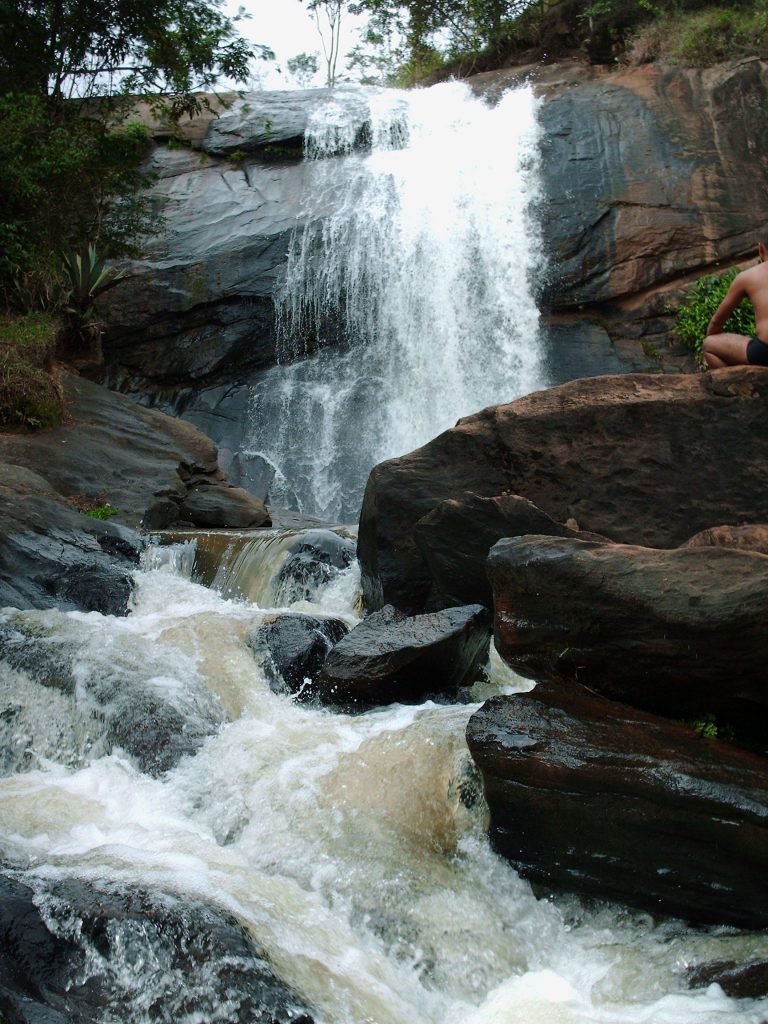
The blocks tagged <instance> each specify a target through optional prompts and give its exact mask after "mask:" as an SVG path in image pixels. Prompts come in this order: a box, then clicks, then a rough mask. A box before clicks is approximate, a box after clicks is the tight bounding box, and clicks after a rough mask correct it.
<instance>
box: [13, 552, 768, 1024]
mask: <svg viewBox="0 0 768 1024" xmlns="http://www.w3.org/2000/svg"><path fill="white" fill-rule="evenodd" d="M271 539H272V538H270V537H265V538H263V539H262V541H261V543H262V544H263V545H267V547H268V548H269V550H272V551H276V550H277V549H279V547H280V544H279V543H278V544H275V543H274V542H273V543H272V544H271V547H270V544H269V542H270V540H271ZM189 555H190V545H189V544H187V546H186V548H185V547H183V546H181V547H176V548H173V549H166V550H165V551H164V552H162V553H161V555H160V556H158V553H157V552H154V553H153V554H152V558H151V560H150V561H149V563H148V565H149V566H154V567H150V568H146V569H144V570H142V571H139V572H137V574H136V582H137V589H136V593H135V597H134V600H133V608H132V611H131V614H130V615H128V616H127V617H125V618H114V617H104V616H101V615H99V614H98V613H95V612H93V613H88V614H86V613H78V612H69V613H62V612H56V611H39V612H14V611H10V610H6V611H4V612H3V613H1V616H0V618H2V621H3V622H7V621H9V620H12V621H16V622H21V623H23V624H24V628H25V629H26V630H27V633H28V634H29V635H30V636H31V637H32V638H33V639H32V640H31V641H30V642H33V643H34V642H35V640H34V638H35V637H37V638H41V637H43V638H44V637H54V638H55V640H56V642H57V643H61V644H65V645H68V647H67V649H68V650H69V651H74V652H75V653H74V662H73V672H74V675H75V677H76V678H77V679H78V681H79V682H78V688H76V690H75V692H74V693H73V694H72V695H71V696H69V697H66V696H65V695H63V694H62V693H60V692H58V691H55V690H52V689H51V688H50V687H46V686H42V685H40V684H39V683H36V682H35V681H34V679H33V673H25V672H24V671H22V670H8V669H0V673H2V680H3V687H4V688H5V692H3V689H2V688H0V694H2V696H3V698H4V699H5V700H6V701H7V700H13V701H14V702H15V704H16V705H24V707H25V709H26V711H25V716H22V719H21V721H22V723H23V724H22V725H21V726H19V725H17V730H19V729H20V730H21V733H22V734H23V735H22V738H23V741H24V743H25V744H26V747H27V748H28V749H29V750H31V751H32V757H31V760H29V761H28V763H26V764H25V765H24V766H23V767H21V768H19V769H18V770H17V771H16V773H14V774H10V775H8V776H7V777H5V778H3V779H2V780H0V822H2V833H1V835H0V847H1V848H2V856H3V859H4V861H5V863H6V864H12V865H15V866H16V867H17V868H18V869H20V870H21V872H22V877H23V878H27V879H34V878H45V879H48V880H50V879H57V878H64V877H77V878H86V879H91V880H96V881H100V882H102V883H109V884H111V885H114V886H117V887H118V888H120V887H123V888H127V887H130V886H140V887H143V888H149V889H152V888H157V889H162V890H164V891H171V892H174V893H177V894H179V895H180V896H181V897H186V898H190V899H194V898H197V899H201V900H204V901H206V902H208V903H212V904H214V905H215V906H217V907H220V908H222V909H224V910H226V911H228V912H230V913H232V914H233V915H234V916H235V917H236V918H237V919H238V920H239V921H240V922H242V924H243V925H244V926H245V927H246V928H247V929H248V930H249V931H251V932H252V933H253V935H254V936H255V937H256V938H257V939H258V942H259V944H260V945H261V946H262V947H263V948H264V949H265V950H266V952H267V955H268V957H269V960H270V962H271V963H272V964H273V966H274V967H275V968H276V970H277V972H278V974H279V975H280V976H281V977H282V978H283V979H284V980H286V981H287V982H288V983H289V984H290V985H291V986H293V988H294V989H295V990H296V991H297V992H298V993H299V994H300V995H301V996H302V997H303V998H304V999H305V1000H307V1002H308V1004H309V1005H310V1006H312V1007H313V1008H314V1011H315V1012H316V1019H317V1022H318V1024H641V1022H653V1024H725V1022H729V1024H731V1022H733V1024H736V1022H739V1024H759V1022H760V1021H763V1020H764V1019H765V1015H766V1012H768V1004H766V1001H763V1002H762V1003H757V1002H753V1001H750V1000H741V1001H736V1000H733V999H728V998H726V997H725V996H724V995H723V993H722V991H721V990H720V989H719V988H718V987H717V986H712V987H710V988H709V989H706V990H702V991H697V992H690V991H687V990H686V988H685V983H684V977H683V975H684V971H685V969H686V967H688V966H689V965H691V964H692V963H695V962H700V961H703V960H712V959H734V960H744V959H749V958H753V957H755V956H759V955H760V950H761V949H764V947H765V938H764V936H762V935H758V934H748V933H741V934H740V933H737V932H735V931H734V930H729V929H723V928H721V929H709V930H702V931H694V930H691V929H688V928H686V927H685V926H684V925H682V924H680V923H678V922H674V921H669V922H664V923H657V922H654V921H653V920H652V919H651V918H650V917H649V916H648V915H645V914H642V913H637V912H631V911H627V910H624V909H621V908H617V907H614V906H609V905H600V904H587V905H585V904H581V903H580V902H579V901H578V900H576V899H573V898H567V897H557V898H552V899H537V898H536V897H535V896H534V895H533V894H532V892H531V889H530V887H529V885H528V884H527V883H526V882H525V881H523V880H521V879H520V878H519V877H518V875H517V874H516V873H515V871H514V870H513V869H512V868H511V866H510V865H508V864H507V863H505V862H504V861H503V860H501V859H500V858H499V857H498V856H496V855H495V854H494V853H493V851H492V850H491V848H490V846H489V844H488V841H487V839H486V836H485V824H486V808H485V805H484V802H483V800H482V798H481V795H480V792H479V789H478V785H477V778H476V775H475V773H474V771H473V768H472V764H471V761H470V758H469V754H468V751H467V748H466V744H465V741H464V730H465V727H466V723H467V720H468V718H469V716H470V715H471V714H472V712H473V710H474V709H475V708H476V707H477V706H479V702H481V701H482V700H483V699H485V697H486V696H488V695H489V694H491V693H494V692H513V691H514V690H515V689H517V688H527V687H528V686H530V684H529V683H524V682H523V681H522V680H519V679H517V678H516V677H515V676H514V675H513V674H512V673H511V672H510V671H509V670H507V669H505V667H504V666H503V665H501V664H500V663H499V662H498V661H496V660H494V662H493V664H492V666H491V669H490V678H489V680H487V681H485V682H483V683H481V684H478V686H477V687H476V689H475V690H474V692H473V693H472V694H471V701H472V702H471V703H469V704H459V705H437V704H433V703H431V702H430V703H427V704H424V705H421V706H416V707H404V706H400V705H396V706H393V707H388V708H382V709H378V710H374V711H371V712H368V713H366V714H361V715H353V716H350V715H343V714H337V713H335V712H332V711H329V710H323V709H319V708H312V707H306V706H301V705H297V704H296V703H294V702H293V701H292V700H291V698H290V697H288V696H285V695H281V694H276V693H274V692H272V690H271V689H270V687H269V685H268V680H267V676H266V674H265V671H264V667H263V665H261V664H260V663H259V662H258V660H257V659H255V658H254V655H253V652H252V651H251V650H250V649H249V648H248V646H247V643H246V633H247V630H248V629H249V628H251V627H252V626H253V625H254V624H257V623H258V622H259V621H261V620H262V619H263V618H264V616H265V615H266V614H271V610H270V609H268V608H259V607H258V606H257V605H255V604H253V603H249V602H247V601H243V600H233V599H226V598H224V597H222V595H221V594H220V593H218V592H216V591H215V590H211V589H209V588H206V587H203V586H201V585H199V584H197V583H194V582H192V580H190V578H189V576H188V572H189V568H190V557H189ZM262 561H263V563H264V572H265V574H266V575H267V576H270V574H271V578H274V575H275V574H274V572H273V571H272V570H273V567H270V566H269V564H267V563H268V562H269V559H268V558H267V557H263V559H262ZM357 600H358V577H357V569H356V567H355V566H351V567H350V568H349V569H347V570H344V571H343V572H340V573H339V574H337V575H336V576H335V577H334V578H333V579H332V580H331V581H329V582H328V581H327V582H325V583H324V584H323V585H322V586H321V587H320V588H319V589H318V592H317V593H315V594H313V595H310V596H309V598H307V597H306V596H305V597H304V598H302V599H301V600H299V601H297V602H294V604H293V605H292V606H291V607H289V608H287V609H284V610H285V611H288V612H296V611H305V612H311V613H315V614H316V613H318V612H321V613H323V614H333V615H336V616H341V617H343V618H344V619H345V620H346V621H347V622H348V623H349V624H353V623H354V622H355V621H356V619H357V611H356V608H357ZM105 675H107V676H108V677H109V681H110V682H111V683H112V684H114V686H115V687H116V688H117V687H119V688H120V689H121V690H122V692H126V691H127V692H129V693H130V692H131V688H132V687H133V688H135V687H138V686H142V687H147V686H149V687H155V692H156V693H157V694H158V695H159V694H162V695H163V696H164V697H165V698H170V699H172V700H173V701H175V702H176V704H177V706H178V707H179V708H180V709H181V710H182V711H183V713H184V714H185V715H186V716H188V718H189V719H192V718H194V716H195V715H196V714H197V715H202V714H205V715H206V716H207V719H206V720H207V721H209V722H211V721H214V720H216V718H217V719H218V723H219V724H218V725H216V726H215V728H214V730H213V732H212V733H211V735H209V736H208V737H207V738H206V739H205V741H204V742H203V744H202V745H201V747H200V749H199V750H198V751H197V753H196V754H194V756H191V755H190V756H187V757H184V758H182V760H181V761H180V762H179V763H178V764H176V765H175V766H174V767H172V768H171V769H170V770H169V771H167V772H166V773H164V774H161V775H160V776H159V777H151V776H150V775H148V774H146V773H145V772H142V771H141V770H139V768H138V767H137V764H136V761H135V759H133V758H131V757H130V756H129V755H127V754H126V753H125V751H122V750H121V749H119V748H118V747H115V748H113V749H109V750H107V749H104V748H103V747H101V746H100V742H101V741H102V740H103V737H101V738H100V736H99V733H98V729H99V719H98V716H94V714H93V707H92V705H91V703H90V702H89V699H88V692H87V690H88V685H89V682H92V681H93V678H94V677H97V678H99V679H103V677H104V676H105ZM9 694H10V695H11V696H9ZM209 704H210V705H212V707H209V706H208V705H209ZM2 721H4V719H3V718H2V716H1V715H0V722H2ZM15 721H17V723H18V722H19V716H18V715H17V716H16V719H15ZM51 721H54V722H55V728H52V726H51ZM86 736H87V737H88V742H84V741H83V738H84V737H86ZM3 739H4V741H5V743H6V744H7V743H11V745H12V743H13V737H9V736H7V735H6V736H3ZM153 971H154V972H155V973H153ZM126 984H130V985H135V986H137V989H141V990H142V991H143V990H144V989H145V988H147V987H148V992H149V994H148V995H147V998H146V999H144V998H142V999H141V1000H137V1001H136V1007H135V1011H134V1016H133V1017H132V1018H131V1024H148V1022H149V1020H150V1019H152V1018H151V1014H150V1012H149V1010H148V1009H147V1007H148V1006H149V1005H150V1004H151V1001H152V1000H151V998H150V996H151V992H152V990H153V989H152V987H153V986H154V988H155V990H157V991H160V990H161V989H163V978H162V976H161V973H158V972H157V966H156V965H155V967H154V968H152V965H151V958H149V957H147V964H146V967H145V974H144V975H141V973H140V972H139V976H138V977H137V976H136V967H135V964H133V965H132V967H131V972H130V977H129V978H128V980H126ZM163 991H165V990H164V989H163ZM166 998H167V996H166ZM172 1010H173V1007H172V1006H171V1011H172ZM105 1019H106V1018H105ZM168 1019H174V1021H175V1024H193V1021H195V1020H196V1018H195V1017H194V1015H193V1016H190V1015H189V1013H188V1012H187V1013H184V1012H182V1008H181V1007H179V1009H178V1012H177V1015H175V1016H174V1015H173V1013H172V1015H171V1017H170V1018H168ZM198 1024H199V1022H198Z"/></svg>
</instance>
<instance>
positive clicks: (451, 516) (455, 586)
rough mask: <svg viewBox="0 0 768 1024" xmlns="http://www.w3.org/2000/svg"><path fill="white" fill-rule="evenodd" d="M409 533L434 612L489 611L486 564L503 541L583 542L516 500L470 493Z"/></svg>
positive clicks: (451, 500) (490, 598)
mask: <svg viewBox="0 0 768 1024" xmlns="http://www.w3.org/2000/svg"><path fill="white" fill-rule="evenodd" d="M413 533H414V539H415V542H416V546H417V548H418V550H419V552H420V553H421V556H422V557H423V559H424V562H425V563H426V566H427V568H428V570H429V573H430V576H431V577H432V580H433V584H432V591H431V593H430V595H429V597H428V599H427V605H428V606H434V607H438V608H446V607H450V606H451V605H458V604H484V605H485V606H486V608H492V607H493V591H492V589H491V584H490V582H489V580H488V575H487V572H486V561H485V560H486V558H487V556H488V552H489V551H490V550H491V548H492V547H493V545H494V544H495V543H496V541H497V540H500V539H501V538H502V537H510V536H511V537H517V536H522V535H523V534H528V533H537V534H551V535H552V536H554V537H579V536H585V535H584V534H579V533H578V532H577V531H576V530H573V529H571V528H570V527H568V526H564V525H563V524H562V523H558V522H556V521H555V520H554V519H552V518H551V517H550V516H548V515H547V514H546V512H542V511H541V509H540V508H537V507H536V506H535V505H534V504H533V502H530V501H528V500H527V499H526V498H521V497H520V496H519V495H517V494H503V495H497V496H495V497H492V498H483V497H480V495H477V494H472V493H471V492H466V493H464V494H462V495H460V496H459V497H457V498H449V499H448V500H447V501H443V502H441V503H440V504H439V505H438V506H437V507H436V508H435V509H433V510H432V511H431V512H429V513H428V514H427V515H426V516H424V517H423V518H422V519H419V520H418V522H417V523H416V525H415V526H414V530H413ZM586 536H592V535H589V534H587V535H586Z"/></svg>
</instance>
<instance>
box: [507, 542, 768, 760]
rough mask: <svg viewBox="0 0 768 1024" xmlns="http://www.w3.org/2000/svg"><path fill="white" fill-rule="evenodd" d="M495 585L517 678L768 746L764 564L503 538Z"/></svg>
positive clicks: (767, 572)
mask: <svg viewBox="0 0 768 1024" xmlns="http://www.w3.org/2000/svg"><path fill="white" fill-rule="evenodd" d="M488 576H489V579H490V581H491V585H492V587H493V593H494V601H495V613H496V614H495V638H496V647H497V649H498V651H499V653H500V654H501V655H502V657H503V658H504V660H505V661H506V662H507V663H508V664H509V665H511V666H512V667H513V668H514V669H515V670H516V671H518V672H521V673H523V674H524V675H527V676H531V677H533V678H536V679H558V678H560V679H565V680H579V681H583V682H585V683H586V684H587V685H588V686H590V687H592V688H593V689H595V690H598V691H599V692H600V693H603V694H605V695H606V696H609V697H613V698H615V699H617V700H623V701H626V702H627V703H630V704H633V705H635V706H639V707H643V708H647V709H650V710H654V711H657V712H659V713H661V714H671V715H688V716H691V717H695V716H701V715H706V714H716V715H718V716H719V715H721V714H722V715H724V716H725V717H726V719H727V720H728V721H729V722H730V723H731V724H732V725H734V724H735V725H737V726H738V727H739V731H741V730H742V729H744V728H746V729H748V731H749V732H750V733H752V734H754V735H755V736H756V737H758V738H760V739H761V740H762V742H763V743H764V744H765V743H766V741H768V687H767V686H766V677H765V653H766V645H765V640H766V635H767V634H766V621H767V620H768V555H763V554H760V553H758V552H756V551H744V550H739V549H734V548H722V547H712V546H708V545H704V546H700V547H684V548H678V549H677V550H674V551H662V550H654V549H651V548H644V547H635V546H630V545H620V544H605V543H599V542H595V541H584V540H578V539H573V538H570V537H565V538H563V537H536V536H529V537H516V538H509V539H506V540H501V541H499V542H498V544H496V545H495V546H494V547H493V548H492V549H491V553H490V556H489V558H488Z"/></svg>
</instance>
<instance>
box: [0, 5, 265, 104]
mask: <svg viewBox="0 0 768 1024" xmlns="http://www.w3.org/2000/svg"><path fill="white" fill-rule="evenodd" d="M218 7H219V0H0V94H3V93H8V92H10V91H13V92H16V93H19V94H32V95H39V96H46V97H48V98H49V99H51V100H52V101H54V102H61V101H62V100H64V99H73V98H79V99H81V100H83V99H90V98H91V97H93V96H111V97H114V96H116V95H128V94H139V95H142V96H148V95H149V96H158V97H159V96H162V97H165V98H167V101H168V103H169V106H170V110H171V112H172V113H173V114H174V115H179V114H181V113H184V112H188V113H193V112H197V111H198V110H199V109H200V99H199V97H196V96H195V92H196V91H199V90H204V89H208V88H210V87H211V86H212V85H213V84H214V83H215V82H216V80H217V79H218V78H219V77H221V76H222V75H224V76H226V77H228V78H231V79H234V80H235V81H245V80H246V78H247V75H248V66H249V63H250V61H251V60H252V58H254V57H255V56H261V57H272V56H274V55H273V54H272V53H271V51H269V50H268V49H267V48H266V47H258V46H253V45H252V44H251V43H249V42H247V41H246V40H245V39H243V38H242V37H240V36H238V35H237V30H236V27H235V22H236V21H237V20H239V18H241V17H244V14H243V12H242V9H241V12H240V14H239V15H238V16H237V18H235V19H230V18H227V17H226V16H225V15H223V14H222V13H221V12H220V11H219V10H218Z"/></svg>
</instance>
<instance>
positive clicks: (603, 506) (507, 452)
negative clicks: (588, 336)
mask: <svg viewBox="0 0 768 1024" xmlns="http://www.w3.org/2000/svg"><path fill="white" fill-rule="evenodd" d="M767 414H768V373H766V372H765V370H763V369H760V368H754V367H738V368H733V369H729V370H720V371H716V372H714V373H710V374H700V375H669V376H666V375H645V374H635V375H631V376H625V377H596V378H592V379H589V380H579V381H573V382H571V383H569V384H564V385H562V386H561V387H557V388H551V389H550V390H548V391H543V392H538V393H536V394H532V395H528V396H527V397H525V398H521V399H519V400H518V401H516V402H513V403H511V404H510V405H502V406H497V407H494V408H489V409H485V410H483V411H482V412H479V413H477V414H476V415H474V416H468V417H466V418H465V419H463V420H460V421H459V423H458V424H457V425H456V426H455V427H454V428H453V429H451V430H447V431H445V432H444V433H443V434H441V435H440V436H439V437H437V438H435V439H434V440H433V441H430V442H429V443H428V444H426V445H424V447H423V448H419V449H418V450H417V451H415V452H411V453H410V454H409V455H405V456H403V457H402V458H399V459H392V460H390V461H389V462H384V463H381V464H380V465H378V466H376V467H375V468H374V469H373V471H372V472H371V475H370V477H369V479H368V485H367V488H366V492H365V498H364V501H363V508H362V513H361V518H360V534H359V542H358V556H359V558H360V562H361V567H362V581H363V590H364V594H365V599H366V603H367V606H368V607H369V608H377V607H381V605H382V604H383V603H384V602H391V603H392V604H394V605H396V606H397V607H399V608H402V609H404V610H408V611H418V610H421V609H423V608H424V607H425V605H426V604H427V602H428V601H429V600H430V595H431V593H432V592H433V589H438V588H442V589H443V590H445V589H446V588H448V587H450V586H452V585H453V581H451V582H450V583H449V582H448V581H446V579H445V578H444V577H441V578H440V579H439V580H437V581H436V580H435V578H434V577H433V575H432V572H431V571H430V566H429V565H428V564H427V562H426V561H425V559H424V556H423V553H422V550H420V548H419V545H418V542H417V524H418V523H419V521H420V520H425V517H427V516H429V515H430V513H433V512H434V510H436V509H437V507H438V506H439V505H441V504H442V503H443V502H445V501H447V500H449V499H458V498H460V497H461V495H463V494H464V492H466V491H468V490H469V491H472V492H474V493H475V494H476V495H478V496H479V497H481V498H490V497H493V496H496V495H503V494H505V493H507V494H512V495H520V496H522V497H524V498H526V499H528V500H529V501H531V502H533V504H534V505H536V506H537V507H538V508H539V509H540V510H541V511H542V512H543V513H545V514H546V515H547V516H548V517H550V518H551V519H552V520H554V521H555V522H556V523H560V524H565V523H568V522H569V521H571V524H570V525H571V526H576V527H578V529H579V530H582V531H589V532H590V533H596V534H600V535H602V536H605V537H609V538H610V539H611V540H614V541H617V542H621V543H635V544H643V545H646V546H650V547H660V548H672V547H676V546H677V545H679V544H682V543H683V542H684V541H686V540H687V539H688V538H689V537H690V536H691V535H692V534H693V533H696V532H697V531H699V530H703V529H706V528H708V527H710V526H712V525H714V524H717V523H724V522H733V523H739V522H764V521H768V489H767V488H766V487H765V470H764V467H765V465H766V464H768V433H766V431H765V420H766V415H767ZM424 525H426V521H425V524H424ZM423 535H424V531H423V528H422V536H423Z"/></svg>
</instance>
